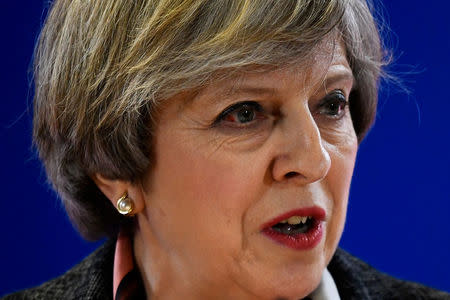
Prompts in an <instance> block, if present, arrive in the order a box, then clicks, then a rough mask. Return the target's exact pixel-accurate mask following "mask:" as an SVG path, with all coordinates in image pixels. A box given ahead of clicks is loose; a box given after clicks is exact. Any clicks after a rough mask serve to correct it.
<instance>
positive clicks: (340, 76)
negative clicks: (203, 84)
mask: <svg viewBox="0 0 450 300" xmlns="http://www.w3.org/2000/svg"><path fill="white" fill-rule="evenodd" d="M334 73H335V74H333V75H331V76H326V77H325V78H324V79H323V80H322V81H321V82H319V83H317V84H318V85H317V87H327V86H328V85H333V84H335V83H336V82H340V81H352V84H353V85H354V82H355V78H354V76H353V73H352V72H351V71H349V70H345V71H342V70H339V71H338V72H334ZM230 81H231V82H227V83H225V84H223V85H222V86H221V87H219V88H218V89H217V90H216V97H215V98H216V99H211V100H210V101H211V102H217V98H221V97H225V98H229V97H232V96H236V95H260V96H273V95H275V94H277V92H278V89H277V88H276V87H265V86H259V85H258V84H254V83H252V82H245V81H244V82H239V81H238V82H236V81H234V80H230Z"/></svg>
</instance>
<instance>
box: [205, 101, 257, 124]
mask: <svg viewBox="0 0 450 300" xmlns="http://www.w3.org/2000/svg"><path fill="white" fill-rule="evenodd" d="M262 118H264V114H263V108H262V107H261V105H259V104H258V103H256V102H253V101H245V102H238V103H235V104H233V105H231V106H229V107H228V108H226V109H225V110H224V111H223V112H221V113H220V114H219V116H218V117H217V118H216V120H215V121H214V125H218V124H220V123H222V124H223V125H226V126H232V127H246V126H248V125H250V124H252V123H254V122H255V121H256V120H258V119H262Z"/></svg>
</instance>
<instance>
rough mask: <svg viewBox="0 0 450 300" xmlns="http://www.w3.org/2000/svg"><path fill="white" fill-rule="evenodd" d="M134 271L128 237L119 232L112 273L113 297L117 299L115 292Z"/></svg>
mask: <svg viewBox="0 0 450 300" xmlns="http://www.w3.org/2000/svg"><path fill="white" fill-rule="evenodd" d="M133 269H134V260H133V250H132V246H131V239H130V237H129V236H128V235H127V234H126V233H124V232H123V231H120V233H119V236H118V237H117V242H116V252H115V254H114V271H113V295H114V300H118V299H117V298H118V297H117V290H118V288H119V285H120V283H121V282H122V280H123V279H124V278H125V276H126V275H127V274H128V273H129V272H131V271H132V270H133Z"/></svg>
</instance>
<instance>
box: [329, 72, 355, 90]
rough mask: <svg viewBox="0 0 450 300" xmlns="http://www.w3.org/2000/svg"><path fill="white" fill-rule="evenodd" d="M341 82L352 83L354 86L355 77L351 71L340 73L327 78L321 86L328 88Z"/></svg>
mask: <svg viewBox="0 0 450 300" xmlns="http://www.w3.org/2000/svg"><path fill="white" fill-rule="evenodd" d="M339 81H352V84H353V85H354V83H355V77H354V76H353V73H352V72H349V71H344V72H339V73H338V74H335V75H332V76H329V77H325V79H324V80H323V81H322V82H321V85H322V86H324V87H326V86H327V85H333V84H335V83H336V82H339Z"/></svg>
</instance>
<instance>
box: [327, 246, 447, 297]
mask: <svg viewBox="0 0 450 300" xmlns="http://www.w3.org/2000/svg"><path fill="white" fill-rule="evenodd" d="M328 270H329V271H330V273H331V275H332V276H333V279H334V280H335V282H336V286H337V287H338V291H339V294H340V295H341V298H342V299H427V300H428V299H436V300H440V299H446V300H449V299H450V294H448V293H446V292H442V291H438V290H435V289H433V288H430V287H427V286H424V285H422V284H418V283H415V282H410V281H404V280H399V279H397V278H394V277H392V276H389V275H387V274H384V273H382V272H380V271H377V270H376V269H374V268H373V267H371V266H370V265H368V264H367V263H365V262H363V261H361V260H360V259H358V258H356V257H354V256H352V255H350V254H349V253H347V252H346V251H344V250H342V249H338V250H337V251H336V253H335V255H334V257H333V259H332V260H331V262H330V264H329V265H328Z"/></svg>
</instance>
